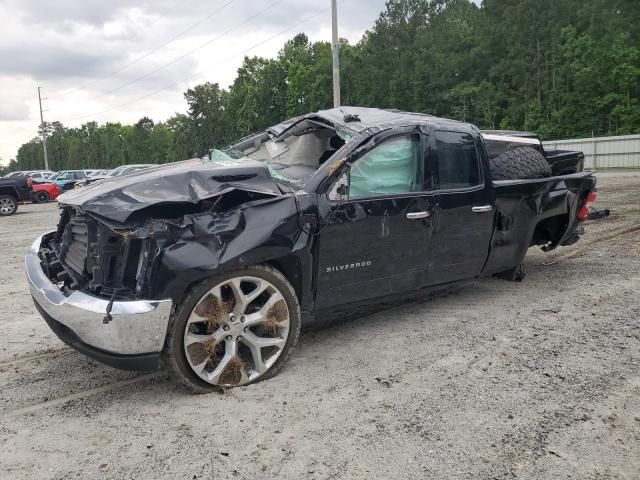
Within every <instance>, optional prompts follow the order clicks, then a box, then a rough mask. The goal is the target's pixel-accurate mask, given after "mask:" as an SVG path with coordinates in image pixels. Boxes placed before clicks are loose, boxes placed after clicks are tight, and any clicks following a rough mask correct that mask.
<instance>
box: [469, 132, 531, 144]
mask: <svg viewBox="0 0 640 480" xmlns="http://www.w3.org/2000/svg"><path fill="white" fill-rule="evenodd" d="M482 137H483V138H484V139H485V140H493V141H494V142H513V143H524V144H528V145H540V143H541V142H540V140H538V139H537V138H529V137H515V136H510V135H498V134H493V133H483V134H482Z"/></svg>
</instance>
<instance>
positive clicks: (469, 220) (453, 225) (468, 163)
mask: <svg viewBox="0 0 640 480" xmlns="http://www.w3.org/2000/svg"><path fill="white" fill-rule="evenodd" d="M431 141H432V146H433V147H434V148H433V152H434V155H433V159H434V162H433V163H434V165H433V176H434V179H433V181H434V189H435V190H436V192H437V200H436V203H437V206H436V212H435V217H434V218H435V223H434V225H433V234H432V238H431V249H430V251H429V265H428V276H429V279H428V283H429V284H430V285H433V284H439V283H445V282H452V281H456V280H462V279H468V278H473V277H475V276H477V275H479V274H480V272H481V271H482V268H483V266H484V264H485V262H486V260H487V256H488V252H489V243H490V241H491V235H492V233H493V224H494V216H495V199H494V193H493V189H492V188H491V187H492V185H491V182H490V181H488V182H485V174H484V173H485V172H484V169H483V163H482V161H481V159H482V158H484V155H485V154H484V150H483V149H482V148H481V145H478V144H477V143H476V139H475V137H474V135H472V134H471V133H469V132H462V131H449V130H446V131H445V130H434V131H433V135H431Z"/></svg>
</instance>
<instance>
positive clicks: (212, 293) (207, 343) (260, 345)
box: [164, 266, 300, 393]
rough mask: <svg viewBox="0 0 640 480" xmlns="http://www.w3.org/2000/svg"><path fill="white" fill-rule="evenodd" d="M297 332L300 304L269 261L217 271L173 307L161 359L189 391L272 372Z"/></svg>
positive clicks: (252, 379)
mask: <svg viewBox="0 0 640 480" xmlns="http://www.w3.org/2000/svg"><path fill="white" fill-rule="evenodd" d="M299 334H300V306H299V304H298V299H297V297H296V294H295V292H294V290H293V288H292V287H291V285H290V284H289V282H288V281H287V279H286V278H285V277H284V276H283V275H282V274H281V273H280V272H278V271H277V270H275V269H274V268H271V267H269V266H254V267H248V268H244V269H241V270H236V271H234V272H229V273H226V274H221V275H217V276H215V277H212V278H210V279H208V280H205V281H203V282H201V283H200V284H198V285H197V286H196V287H195V288H193V289H192V290H191V291H190V293H189V294H187V296H186V298H185V299H184V301H183V302H182V304H181V305H180V306H179V307H178V308H177V310H176V313H175V316H174V318H173V322H172V325H171V327H170V331H169V334H168V337H167V339H168V340H167V345H166V348H165V353H164V355H165V361H166V363H167V364H168V365H169V366H170V368H171V370H172V371H173V373H174V375H175V377H176V379H177V380H178V381H179V382H180V383H181V384H183V385H184V386H185V387H186V388H187V389H188V390H190V391H192V392H194V393H208V392H211V391H212V390H218V389H220V388H227V387H234V386H239V385H246V384H249V383H253V382H256V381H260V380H264V379H266V378H270V377H272V376H274V375H275V374H276V373H278V371H279V370H280V369H281V368H282V366H283V365H284V363H285V361H286V359H287V356H288V355H289V354H290V353H291V350H292V349H293V347H294V346H295V344H296V343H297V341H298V336H299Z"/></svg>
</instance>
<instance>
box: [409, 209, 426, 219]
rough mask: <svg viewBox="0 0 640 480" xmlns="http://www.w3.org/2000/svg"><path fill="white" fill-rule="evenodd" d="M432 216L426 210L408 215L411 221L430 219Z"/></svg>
mask: <svg viewBox="0 0 640 480" xmlns="http://www.w3.org/2000/svg"><path fill="white" fill-rule="evenodd" d="M430 216H431V212H430V211H428V210H425V211H424V212H411V213H407V218H408V219H409V220H419V219H421V218H429V217H430Z"/></svg>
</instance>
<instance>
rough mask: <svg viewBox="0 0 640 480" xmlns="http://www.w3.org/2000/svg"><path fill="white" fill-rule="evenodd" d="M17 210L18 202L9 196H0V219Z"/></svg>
mask: <svg viewBox="0 0 640 480" xmlns="http://www.w3.org/2000/svg"><path fill="white" fill-rule="evenodd" d="M17 210H18V201H17V200H16V199H15V198H13V197H12V196H11V195H0V217H8V216H9V215H13V214H14V213H16V211H17Z"/></svg>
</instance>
